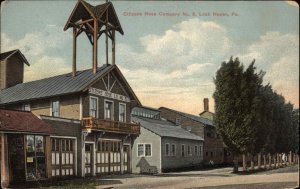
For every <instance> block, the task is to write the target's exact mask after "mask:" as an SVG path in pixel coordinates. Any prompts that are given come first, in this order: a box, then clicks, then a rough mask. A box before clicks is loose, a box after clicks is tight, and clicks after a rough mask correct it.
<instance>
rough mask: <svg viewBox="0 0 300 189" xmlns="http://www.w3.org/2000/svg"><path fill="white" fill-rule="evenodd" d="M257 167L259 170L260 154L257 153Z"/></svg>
mask: <svg viewBox="0 0 300 189" xmlns="http://www.w3.org/2000/svg"><path fill="white" fill-rule="evenodd" d="M257 158H258V159H257V167H258V169H260V166H261V162H260V161H261V154H260V153H258V155H257Z"/></svg>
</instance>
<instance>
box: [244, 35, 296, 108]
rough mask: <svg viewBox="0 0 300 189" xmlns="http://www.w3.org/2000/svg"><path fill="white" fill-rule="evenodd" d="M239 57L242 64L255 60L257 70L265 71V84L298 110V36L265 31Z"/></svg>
mask: <svg viewBox="0 0 300 189" xmlns="http://www.w3.org/2000/svg"><path fill="white" fill-rule="evenodd" d="M240 57H241V60H242V61H243V62H244V63H245V64H248V63H250V62H251V61H252V60H253V59H256V66H257V68H258V70H260V69H263V70H264V71H266V75H265V78H264V81H265V83H270V84H271V85H272V86H273V89H274V90H276V91H277V92H278V93H280V94H282V95H284V97H285V99H286V100H287V101H291V102H292V103H293V104H294V105H295V106H296V107H299V98H298V97H299V35H296V34H290V33H288V34H281V33H279V32H267V33H266V34H265V35H263V36H261V37H260V39H259V40H258V41H256V42H254V43H253V44H251V45H250V46H249V47H248V50H247V52H246V53H245V54H241V55H240Z"/></svg>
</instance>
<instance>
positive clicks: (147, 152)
mask: <svg viewBox="0 0 300 189" xmlns="http://www.w3.org/2000/svg"><path fill="white" fill-rule="evenodd" d="M145 149H146V150H145V156H152V149H151V144H145Z"/></svg>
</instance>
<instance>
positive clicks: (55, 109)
mask: <svg viewBox="0 0 300 189" xmlns="http://www.w3.org/2000/svg"><path fill="white" fill-rule="evenodd" d="M51 107H52V112H51V113H52V116H53V117H59V101H58V100H56V101H52V106H51Z"/></svg>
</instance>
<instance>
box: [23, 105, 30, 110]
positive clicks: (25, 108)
mask: <svg viewBox="0 0 300 189" xmlns="http://www.w3.org/2000/svg"><path fill="white" fill-rule="evenodd" d="M22 110H23V111H26V112H30V104H24V105H23V107H22Z"/></svg>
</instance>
